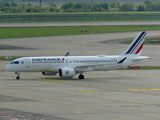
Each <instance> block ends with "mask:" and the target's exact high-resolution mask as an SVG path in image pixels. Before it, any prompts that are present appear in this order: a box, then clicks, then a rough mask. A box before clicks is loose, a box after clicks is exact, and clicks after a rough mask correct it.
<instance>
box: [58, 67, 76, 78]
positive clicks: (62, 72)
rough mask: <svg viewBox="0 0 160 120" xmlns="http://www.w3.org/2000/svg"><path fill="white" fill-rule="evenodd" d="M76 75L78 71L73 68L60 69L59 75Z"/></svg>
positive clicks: (68, 76)
mask: <svg viewBox="0 0 160 120" xmlns="http://www.w3.org/2000/svg"><path fill="white" fill-rule="evenodd" d="M75 75H76V71H75V70H74V69H72V68H61V69H59V76H60V77H64V78H65V77H66V78H72V77H74V76H75Z"/></svg>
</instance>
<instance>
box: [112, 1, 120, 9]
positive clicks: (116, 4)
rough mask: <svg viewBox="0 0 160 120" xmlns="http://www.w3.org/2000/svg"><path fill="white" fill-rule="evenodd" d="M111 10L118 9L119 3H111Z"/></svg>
mask: <svg viewBox="0 0 160 120" xmlns="http://www.w3.org/2000/svg"><path fill="white" fill-rule="evenodd" d="M110 6H111V8H119V7H120V2H113V3H110Z"/></svg>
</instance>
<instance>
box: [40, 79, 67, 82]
mask: <svg viewBox="0 0 160 120" xmlns="http://www.w3.org/2000/svg"><path fill="white" fill-rule="evenodd" d="M37 80H41V81H47V82H58V81H67V80H58V79H37Z"/></svg>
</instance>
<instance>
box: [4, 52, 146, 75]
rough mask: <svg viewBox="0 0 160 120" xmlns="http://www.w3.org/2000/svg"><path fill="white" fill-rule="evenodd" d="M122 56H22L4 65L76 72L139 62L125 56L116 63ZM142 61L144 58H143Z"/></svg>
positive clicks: (15, 68)
mask: <svg viewBox="0 0 160 120" xmlns="http://www.w3.org/2000/svg"><path fill="white" fill-rule="evenodd" d="M123 58H125V57H122V56H118V55H117V56H104V55H99V56H67V57H64V56H60V57H58V56H57V57H23V58H19V59H16V60H14V61H13V62H11V63H10V64H8V65H7V66H6V68H7V69H8V70H9V71H14V72H55V73H58V71H59V69H60V68H65V67H67V68H73V69H75V70H76V71H77V72H87V71H106V70H113V69H119V68H124V67H127V66H129V65H133V64H137V63H140V62H141V61H135V62H133V61H132V58H130V57H128V58H126V59H125V60H124V61H123V62H122V63H118V62H119V61H121V60H122V59H123ZM143 61H144V60H143Z"/></svg>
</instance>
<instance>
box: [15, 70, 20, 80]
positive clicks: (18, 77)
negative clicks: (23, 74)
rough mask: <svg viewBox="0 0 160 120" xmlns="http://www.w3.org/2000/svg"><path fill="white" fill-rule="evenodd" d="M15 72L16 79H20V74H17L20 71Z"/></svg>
mask: <svg viewBox="0 0 160 120" xmlns="http://www.w3.org/2000/svg"><path fill="white" fill-rule="evenodd" d="M15 74H17V77H16V79H17V80H19V79H20V76H19V74H20V73H19V72H15Z"/></svg>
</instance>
